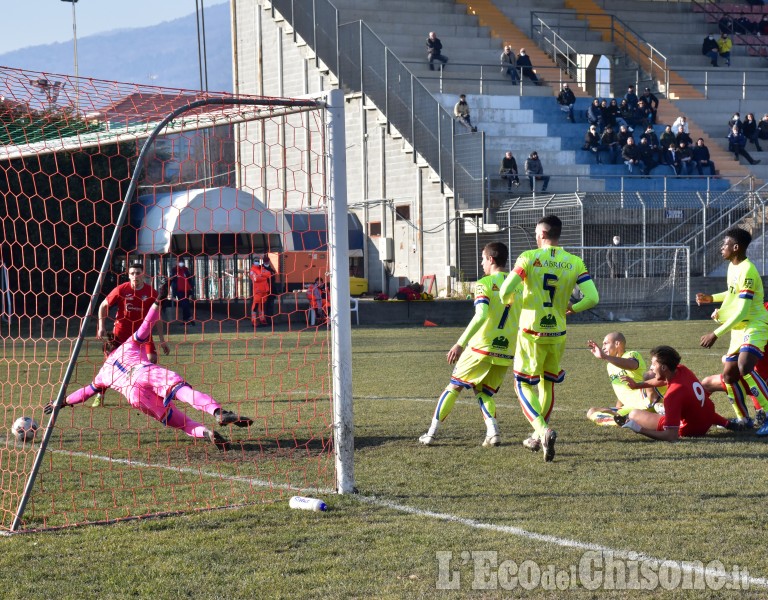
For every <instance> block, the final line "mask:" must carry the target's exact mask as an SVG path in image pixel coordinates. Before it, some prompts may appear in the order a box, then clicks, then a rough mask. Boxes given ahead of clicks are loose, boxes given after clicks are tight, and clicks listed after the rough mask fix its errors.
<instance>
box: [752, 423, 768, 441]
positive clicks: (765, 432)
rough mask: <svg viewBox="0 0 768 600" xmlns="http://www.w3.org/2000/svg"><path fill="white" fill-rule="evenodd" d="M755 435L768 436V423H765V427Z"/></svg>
mask: <svg viewBox="0 0 768 600" xmlns="http://www.w3.org/2000/svg"><path fill="white" fill-rule="evenodd" d="M755 435H759V436H761V437H762V436H764V435H768V422H765V423H763V426H762V427H761V428H760V429H758V430H757V431H755Z"/></svg>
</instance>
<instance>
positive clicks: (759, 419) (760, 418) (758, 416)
mask: <svg viewBox="0 0 768 600" xmlns="http://www.w3.org/2000/svg"><path fill="white" fill-rule="evenodd" d="M764 424H765V411H764V410H763V409H762V408H761V409H760V410H756V411H755V427H757V428H758V429H759V428H760V427H762V426H763V425H764Z"/></svg>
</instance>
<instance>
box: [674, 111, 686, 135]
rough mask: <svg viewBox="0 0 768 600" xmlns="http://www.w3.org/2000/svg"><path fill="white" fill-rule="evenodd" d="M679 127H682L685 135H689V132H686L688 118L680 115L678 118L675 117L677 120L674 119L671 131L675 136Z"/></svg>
mask: <svg viewBox="0 0 768 600" xmlns="http://www.w3.org/2000/svg"><path fill="white" fill-rule="evenodd" d="M679 127H682V128H683V131H685V133H690V131H689V130H688V118H687V117H685V116H684V115H680V116H679V117H677V119H675V120H674V121H673V122H672V131H674V132H675V134H677V131H678V128H679Z"/></svg>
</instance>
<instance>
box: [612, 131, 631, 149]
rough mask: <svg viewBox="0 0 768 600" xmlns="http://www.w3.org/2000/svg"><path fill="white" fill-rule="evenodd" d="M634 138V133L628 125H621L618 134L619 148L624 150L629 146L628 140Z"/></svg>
mask: <svg viewBox="0 0 768 600" xmlns="http://www.w3.org/2000/svg"><path fill="white" fill-rule="evenodd" d="M631 137H632V132H631V131H630V130H629V127H627V126H626V125H619V131H618V133H617V134H616V139H617V141H618V142H619V147H620V148H622V149H623V148H624V146H626V145H627V140H628V139H629V138H631Z"/></svg>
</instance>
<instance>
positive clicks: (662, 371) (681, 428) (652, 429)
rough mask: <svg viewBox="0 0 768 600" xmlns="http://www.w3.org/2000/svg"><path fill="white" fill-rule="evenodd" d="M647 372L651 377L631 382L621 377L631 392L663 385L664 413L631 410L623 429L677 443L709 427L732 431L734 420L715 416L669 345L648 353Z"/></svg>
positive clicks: (699, 387)
mask: <svg viewBox="0 0 768 600" xmlns="http://www.w3.org/2000/svg"><path fill="white" fill-rule="evenodd" d="M651 371H653V374H654V378H655V379H652V380H648V381H643V382H634V381H632V380H631V379H630V378H629V377H626V376H625V378H624V379H625V381H627V384H628V385H629V387H630V388H632V389H641V388H649V387H652V386H653V387H655V386H656V385H657V384H659V383H661V382H665V383H666V384H667V392H666V393H665V394H664V414H663V415H659V414H656V413H652V412H648V411H647V410H638V409H633V410H632V411H631V412H630V413H629V419H627V420H626V421H624V424H623V427H627V428H628V429H631V430H632V431H635V432H637V433H639V434H642V435H644V436H646V437H649V438H652V439H654V440H662V441H667V442H674V441H677V440H678V439H679V438H681V437H694V436H702V435H704V434H706V433H707V431H709V428H710V427H712V426H713V425H719V426H720V427H725V428H726V429H731V430H733V429H735V427H734V424H736V420H735V419H733V420H731V421H729V420H728V419H726V418H725V417H723V416H721V415H719V414H717V412H716V411H715V405H714V404H713V403H712V400H711V399H710V398H709V394H708V393H707V391H706V390H705V389H704V386H703V385H701V382H700V381H699V380H698V379H697V378H696V375H694V374H693V372H692V371H691V370H690V369H688V367H686V366H684V365H681V364H680V354H678V352H677V350H675V349H674V348H672V347H670V346H656V347H655V348H654V349H653V350H651Z"/></svg>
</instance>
